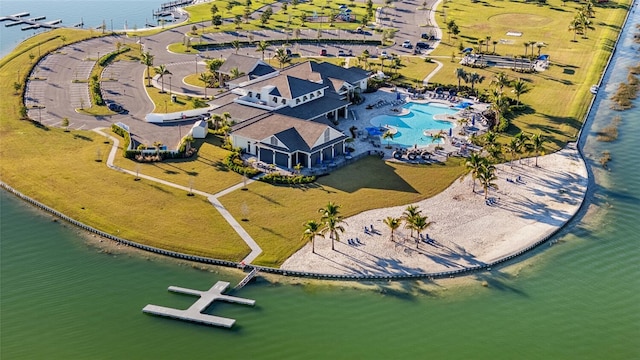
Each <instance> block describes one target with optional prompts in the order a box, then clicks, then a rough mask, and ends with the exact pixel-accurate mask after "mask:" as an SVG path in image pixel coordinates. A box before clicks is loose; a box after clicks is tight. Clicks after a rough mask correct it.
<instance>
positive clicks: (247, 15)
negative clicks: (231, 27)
mask: <svg viewBox="0 0 640 360" xmlns="http://www.w3.org/2000/svg"><path fill="white" fill-rule="evenodd" d="M252 13H253V10H251V8H250V7H246V8H244V13H243V14H242V17H243V18H244V23H245V24H248V23H249V20H251V14H252Z"/></svg>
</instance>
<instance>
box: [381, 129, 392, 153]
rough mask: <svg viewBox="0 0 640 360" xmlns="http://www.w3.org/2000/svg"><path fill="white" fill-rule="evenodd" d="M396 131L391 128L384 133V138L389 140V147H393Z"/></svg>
mask: <svg viewBox="0 0 640 360" xmlns="http://www.w3.org/2000/svg"><path fill="white" fill-rule="evenodd" d="M393 136H394V133H393V132H391V130H387V131H385V132H384V134H382V139H384V140H387V149H391V141H392V140H393Z"/></svg>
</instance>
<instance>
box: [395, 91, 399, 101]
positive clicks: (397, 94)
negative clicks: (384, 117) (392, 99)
mask: <svg viewBox="0 0 640 360" xmlns="http://www.w3.org/2000/svg"><path fill="white" fill-rule="evenodd" d="M396 100H400V93H399V92H398V93H396Z"/></svg>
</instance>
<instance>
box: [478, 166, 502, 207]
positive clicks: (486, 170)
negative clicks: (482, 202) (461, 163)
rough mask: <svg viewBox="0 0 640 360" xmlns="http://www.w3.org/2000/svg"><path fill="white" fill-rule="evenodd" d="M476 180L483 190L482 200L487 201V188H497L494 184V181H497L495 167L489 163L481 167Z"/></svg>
mask: <svg viewBox="0 0 640 360" xmlns="http://www.w3.org/2000/svg"><path fill="white" fill-rule="evenodd" d="M478 180H480V184H481V185H482V188H483V189H484V198H485V199H487V196H488V194H489V188H495V189H497V188H498V186H497V185H496V184H495V183H494V181H496V180H498V177H497V176H496V167H495V166H493V165H491V164H489V163H487V164H485V165H483V166H482V167H481V170H480V172H479V173H478Z"/></svg>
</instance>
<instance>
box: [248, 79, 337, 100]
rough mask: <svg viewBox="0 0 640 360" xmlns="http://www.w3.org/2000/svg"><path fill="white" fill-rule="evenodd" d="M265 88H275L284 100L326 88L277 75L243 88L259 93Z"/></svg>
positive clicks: (321, 85)
mask: <svg viewBox="0 0 640 360" xmlns="http://www.w3.org/2000/svg"><path fill="white" fill-rule="evenodd" d="M265 86H275V87H276V88H277V89H278V92H279V93H280V95H279V96H282V97H283V98H285V99H295V98H297V97H299V96H302V95H305V94H309V93H312V92H314V91H316V90H321V89H324V88H326V87H327V86H326V85H323V84H317V83H314V82H311V81H307V80H303V79H299V78H297V77H293V76H289V75H282V74H281V75H278V76H276V77H272V78H269V79H266V80H263V81H258V82H256V83H253V84H251V85H248V86H246V87H244V88H245V89H249V90H252V91H260V90H261V89H262V88H263V87H265Z"/></svg>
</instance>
